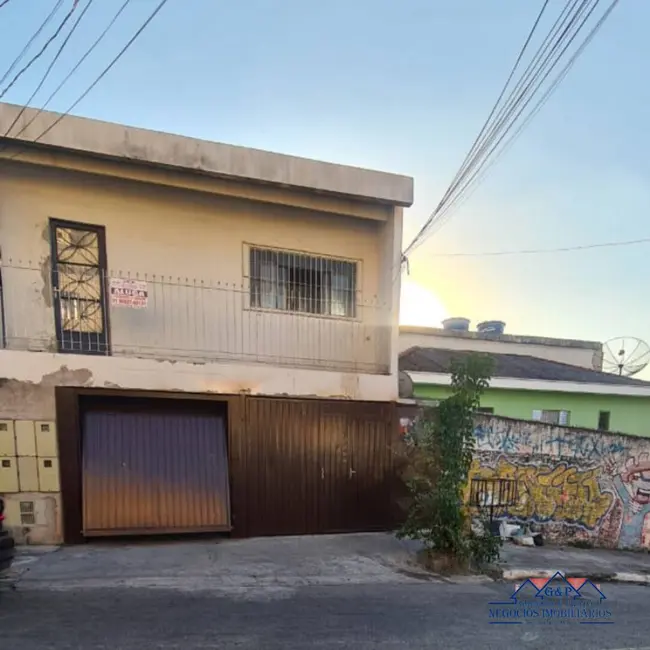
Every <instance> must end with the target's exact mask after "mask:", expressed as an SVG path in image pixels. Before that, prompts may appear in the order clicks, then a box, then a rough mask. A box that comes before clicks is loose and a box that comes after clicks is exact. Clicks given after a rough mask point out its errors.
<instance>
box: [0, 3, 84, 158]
mask: <svg viewBox="0 0 650 650" xmlns="http://www.w3.org/2000/svg"><path fill="white" fill-rule="evenodd" d="M94 1H95V0H88V3H87V4H86V6H85V7H84V8H83V11H82V12H81V13H80V14H79V18H77V20H76V22H75V23H74V25H73V26H72V29H71V30H70V31H69V32H68V35H67V36H66V37H65V39H64V40H63V43H61V46H60V47H59V50H58V51H57V53H56V54H55V55H54V58H53V59H52V61H51V62H50V65H49V66H48V68H47V70H46V71H45V74H44V75H43V76H42V77H41V80H40V81H39V83H38V85H37V86H36V88H35V89H34V92H33V93H32V94H31V95H30V97H29V99H28V100H27V101H26V102H25V103H24V105H23V107H22V108H21V109H20V111H19V112H18V115H16V117H15V118H14V121H13V122H12V123H11V124H10V125H9V128H8V129H7V130H6V131H5V133H4V137H7V136H8V135H9V133H10V132H11V129H13V128H14V126H15V125H16V124H17V122H18V120H20V118H21V117H22V116H23V113H24V112H25V110H26V109H27V106H29V104H31V102H32V100H33V99H34V97H36V95H37V93H38V91H39V90H40V89H41V88H42V87H43V84H44V83H45V82H46V81H47V78H48V77H49V75H50V72H52V68H53V67H54V66H55V64H56V62H57V61H58V60H59V57H60V56H61V54H62V52H63V50H65V48H66V45H67V44H68V42H69V41H70V39H71V38H72V35H73V34H74V33H75V31H76V29H77V27H79V23H80V22H81V21H82V20H83V18H84V16H85V15H86V12H87V11H88V9H90V7H91V6H92V4H93V2H94ZM1 151H2V149H0V152H1Z"/></svg>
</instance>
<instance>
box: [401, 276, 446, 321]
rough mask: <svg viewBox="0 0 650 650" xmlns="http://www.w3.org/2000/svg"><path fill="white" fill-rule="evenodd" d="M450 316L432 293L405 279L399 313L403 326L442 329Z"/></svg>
mask: <svg viewBox="0 0 650 650" xmlns="http://www.w3.org/2000/svg"><path fill="white" fill-rule="evenodd" d="M448 316H449V313H448V312H447V309H446V308H445V306H444V305H443V304H442V302H441V301H440V299H439V298H438V297H437V296H436V295H435V294H434V293H433V292H432V291H430V290H429V289H426V288H425V287H423V286H422V285H420V284H418V283H417V282H414V281H413V280H411V279H409V278H403V281H402V299H401V306H400V312H399V322H400V324H401V325H418V326H420V327H440V326H441V322H442V321H443V320H444V319H445V318H447V317H448Z"/></svg>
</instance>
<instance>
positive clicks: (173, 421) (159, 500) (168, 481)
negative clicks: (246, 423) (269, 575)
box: [82, 408, 230, 536]
mask: <svg viewBox="0 0 650 650" xmlns="http://www.w3.org/2000/svg"><path fill="white" fill-rule="evenodd" d="M82 468H83V532H84V535H87V536H90V535H118V534H129V533H132V534H138V533H166V532H185V531H187V532H190V531H219V530H229V529H230V503H229V490H228V485H229V481H228V456H227V451H226V431H225V424H224V419H223V418H222V417H220V416H219V415H213V414H210V415H204V414H198V415H197V414H191V413H183V412H178V413H174V412H169V411H162V412H156V410H155V409H154V408H152V409H151V410H147V411H133V410H130V411H120V410H118V409H115V410H113V409H109V408H106V409H102V410H92V411H87V412H86V413H84V417H83V436H82Z"/></svg>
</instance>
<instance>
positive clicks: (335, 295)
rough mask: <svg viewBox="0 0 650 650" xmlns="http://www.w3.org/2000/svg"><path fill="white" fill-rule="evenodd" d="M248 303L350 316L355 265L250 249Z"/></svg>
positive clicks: (327, 314)
mask: <svg viewBox="0 0 650 650" xmlns="http://www.w3.org/2000/svg"><path fill="white" fill-rule="evenodd" d="M250 273H251V306H253V307H261V308H264V309H282V310H286V311H294V312H300V313H308V314H320V315H326V316H343V317H353V316H354V315H355V298H356V264H355V263H353V262H343V261H339V260H331V259H328V258H325V257H311V256H309V255H303V254H300V253H288V252H276V251H268V250H264V249H255V248H252V249H251V251H250Z"/></svg>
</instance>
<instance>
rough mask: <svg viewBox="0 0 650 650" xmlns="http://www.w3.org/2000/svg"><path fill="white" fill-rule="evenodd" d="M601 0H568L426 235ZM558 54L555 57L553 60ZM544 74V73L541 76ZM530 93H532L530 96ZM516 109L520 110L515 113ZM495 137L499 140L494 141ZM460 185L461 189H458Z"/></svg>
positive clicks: (438, 223)
mask: <svg viewBox="0 0 650 650" xmlns="http://www.w3.org/2000/svg"><path fill="white" fill-rule="evenodd" d="M599 2H600V0H569V2H567V5H566V7H565V8H564V10H563V11H562V13H561V14H560V16H559V17H558V19H557V20H556V21H555V23H554V24H553V26H552V27H551V30H550V32H549V34H548V35H547V36H546V38H545V39H544V41H543V42H542V44H541V45H540V46H539V48H538V50H537V53H536V54H535V55H534V57H533V59H532V61H531V62H530V63H529V64H528V66H527V68H526V70H525V71H524V73H523V75H522V77H521V78H520V79H519V81H518V82H517V84H516V85H515V87H514V88H513V90H512V91H511V93H510V96H509V97H508V99H507V100H506V102H505V104H504V106H502V108H501V110H500V112H499V116H498V118H495V123H494V124H493V125H492V126H491V128H490V131H489V133H488V135H487V136H486V137H485V139H484V142H483V144H482V146H481V148H480V149H479V151H478V152H477V154H476V155H475V156H474V159H473V160H472V161H471V163H470V164H469V165H467V167H466V169H465V173H464V178H461V179H460V181H457V182H456V184H455V186H454V187H453V188H452V192H453V191H455V192H456V193H455V195H454V196H453V200H452V201H451V202H450V203H449V202H448V201H446V200H445V201H443V202H441V203H440V204H439V205H438V206H437V208H436V210H435V211H434V213H433V214H432V216H431V217H430V220H429V223H428V225H427V229H426V231H425V234H426V235H430V234H431V233H432V232H433V231H434V229H435V230H439V229H440V228H441V227H442V225H444V223H446V222H447V221H448V220H449V216H447V218H443V215H444V213H445V212H448V211H449V208H450V207H451V205H453V204H454V203H456V202H457V201H458V200H459V199H460V197H461V196H462V194H463V193H464V192H465V191H466V189H467V187H468V185H469V184H470V183H471V181H472V180H473V179H474V177H475V176H476V175H477V173H478V172H479V171H480V169H481V168H482V167H483V166H484V165H485V163H486V161H487V160H488V159H489V158H490V156H491V155H492V154H493V153H494V151H495V150H496V149H497V148H498V146H499V144H500V143H501V142H502V140H503V138H504V137H505V135H506V134H507V133H508V131H509V130H511V128H512V126H513V125H514V123H515V122H516V120H517V119H518V118H519V117H520V116H521V114H522V113H523V111H524V110H525V109H526V107H527V106H528V104H529V103H530V101H531V100H532V99H533V97H534V95H535V93H536V92H537V90H539V88H540V87H541V86H542V85H543V83H544V81H545V80H546V78H547V77H548V75H549V74H550V73H551V72H552V70H553V68H554V66H555V65H556V64H557V62H558V61H559V60H560V58H561V57H562V55H563V54H564V52H565V51H566V50H567V48H568V47H569V46H570V44H571V42H572V41H573V39H574V38H575V37H576V36H577V34H578V32H579V31H580V29H581V28H582V27H583V26H584V24H585V22H586V20H588V18H589V16H590V15H591V13H592V12H593V11H594V9H595V8H596V7H597V5H598V3H599ZM590 3H592V4H591V9H590V10H589V12H588V13H587V16H586V17H585V18H584V19H583V21H582V22H581V23H580V25H579V26H578V28H577V29H575V31H574V33H573V35H572V36H570V39H569V42H568V43H566V45H565V46H564V48H563V49H562V50H561V51H560V53H559V54H557V55H556V52H557V49H558V48H559V47H560V45H561V44H562V43H563V42H564V41H566V39H567V37H568V36H569V34H570V31H571V29H572V28H573V27H574V26H575V23H576V21H577V20H579V19H580V18H581V17H582V16H583V14H584V12H585V11H586V10H587V9H588V8H589V4H590ZM567 9H568V12H567ZM572 12H573V13H572ZM554 55H555V59H554V60H553V57H554ZM540 75H543V76H542V77H541V79H540ZM535 84H536V85H535ZM531 88H532V91H531ZM527 94H528V95H529V96H528V98H527V99H526V95H527ZM522 104H523V105H522ZM520 106H521V108H520ZM517 109H519V110H517ZM515 111H517V112H516V113H515ZM500 131H502V133H501V134H500V135H499V133H500ZM495 140H496V144H493V143H494V142H495ZM474 168H478V169H477V171H473V169H474ZM470 173H471V174H472V175H471V176H470V178H469V180H468V179H467V175H469V174H470ZM459 186H460V189H458V188H459ZM450 194H451V192H450ZM448 196H449V194H448V195H446V198H447V197H448ZM423 240H424V234H423V235H422V236H420V237H419V239H417V240H415V241H414V242H412V243H411V245H410V246H409V248H408V249H407V251H408V252H411V251H412V250H414V248H415V247H416V246H417V245H419V244H420V243H421V242H422V241H423Z"/></svg>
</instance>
